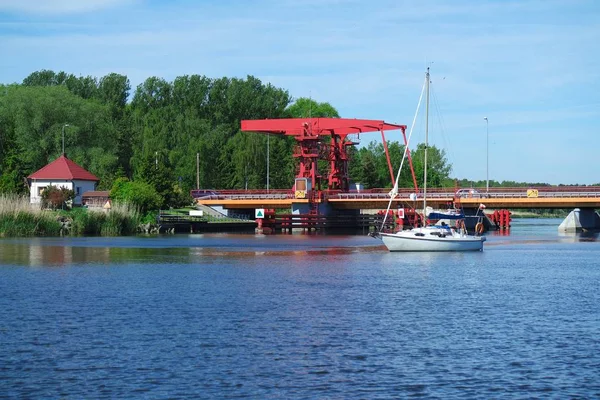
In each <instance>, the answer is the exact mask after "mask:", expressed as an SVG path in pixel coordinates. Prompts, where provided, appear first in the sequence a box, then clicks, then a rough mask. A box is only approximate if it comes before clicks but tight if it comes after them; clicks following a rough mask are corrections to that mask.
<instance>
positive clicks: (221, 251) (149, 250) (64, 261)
mask: <svg viewBox="0 0 600 400" xmlns="http://www.w3.org/2000/svg"><path fill="white" fill-rule="evenodd" d="M369 243H371V242H369ZM373 243H374V242H373ZM149 244H150V243H148V242H147V241H146V240H145V239H138V240H137V245H138V246H139V247H134V246H129V247H120V246H119V245H118V244H117V243H114V242H108V243H107V245H106V246H105V247H101V246H99V245H97V244H96V245H94V246H88V245H83V246H82V245H78V243H77V242H70V241H68V240H66V241H65V245H63V246H60V245H57V244H56V243H55V242H54V241H53V240H52V239H50V240H47V241H46V240H43V239H31V240H18V241H15V242H10V241H0V263H2V264H15V265H27V266H32V267H38V266H64V265H73V264H98V265H111V264H120V263H131V262H136V263H156V262H169V263H172V262H181V263H196V262H199V261H202V262H207V261H208V262H210V260H214V259H217V258H230V259H240V260H241V259H244V258H248V257H270V256H280V257H281V256H282V257H288V258H290V259H296V260H298V259H302V258H307V257H311V256H315V255H327V256H331V257H336V256H339V255H344V254H350V253H357V252H373V251H376V252H379V251H382V250H383V249H384V248H383V246H382V245H375V246H373V245H371V246H356V247H352V246H349V247H337V246H333V247H325V248H314V247H313V246H310V245H307V246H306V247H305V248H302V249H297V248H294V247H296V246H290V244H289V243H288V247H287V248H286V246H281V245H278V246H273V247H275V248H270V249H263V248H258V249H254V248H252V247H251V246H249V245H248V244H247V243H246V244H243V243H242V244H239V245H238V247H229V246H223V247H200V246H198V243H194V242H190V243H189V245H190V247H153V246H151V244H150V246H148V245H149ZM267 247H268V246H267ZM289 247H292V248H289Z"/></svg>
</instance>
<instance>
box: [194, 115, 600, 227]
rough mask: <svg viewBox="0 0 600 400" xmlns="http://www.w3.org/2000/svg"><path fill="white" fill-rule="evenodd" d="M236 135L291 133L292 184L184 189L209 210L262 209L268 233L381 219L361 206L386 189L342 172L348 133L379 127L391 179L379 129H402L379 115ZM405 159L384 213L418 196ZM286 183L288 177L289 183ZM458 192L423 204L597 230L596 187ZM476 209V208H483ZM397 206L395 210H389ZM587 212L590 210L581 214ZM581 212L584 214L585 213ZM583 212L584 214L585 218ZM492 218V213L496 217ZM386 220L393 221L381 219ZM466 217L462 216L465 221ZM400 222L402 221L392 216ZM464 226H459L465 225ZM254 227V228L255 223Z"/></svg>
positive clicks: (433, 195)
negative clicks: (573, 215)
mask: <svg viewBox="0 0 600 400" xmlns="http://www.w3.org/2000/svg"><path fill="white" fill-rule="evenodd" d="M241 129H242V131H244V132H257V133H266V134H278V135H286V136H292V137H294V139H295V140H296V142H297V146H296V147H295V149H294V157H295V158H297V159H298V166H299V168H298V173H297V175H296V179H295V183H294V185H293V188H292V189H275V190H273V189H271V190H269V191H266V192H265V191H261V190H219V191H212V190H211V191H207V190H192V193H191V194H192V196H193V197H194V198H195V199H196V202H197V204H198V205H199V206H205V207H210V208H212V207H217V208H220V209H225V210H227V215H229V214H230V213H231V214H234V215H237V216H246V217H248V218H253V217H254V211H255V210H262V212H263V213H264V216H265V217H264V220H263V219H260V221H257V222H260V223H262V224H263V226H265V227H267V229H270V230H272V231H290V232H291V230H292V228H302V229H308V230H309V231H310V230H313V229H314V230H323V231H331V230H337V229H339V230H351V229H352V228H354V229H357V228H358V229H362V230H365V229H369V228H371V227H373V226H378V225H380V224H381V221H382V220H383V216H382V215H380V213H377V212H365V213H363V212H362V211H361V210H369V209H370V210H382V209H386V207H387V205H388V203H389V200H390V197H389V193H388V192H389V189H368V190H363V189H361V190H359V189H358V188H356V189H353V188H350V182H349V175H348V162H349V155H348V147H349V146H352V145H354V144H355V142H353V141H352V140H350V138H349V137H348V136H349V135H354V134H356V135H359V137H360V134H361V133H368V132H380V133H381V136H382V141H383V146H384V150H385V154H386V158H387V163H388V168H389V172H390V178H391V182H392V184H395V182H394V171H393V169H392V164H391V161H390V156H389V151H388V148H387V141H386V139H385V134H384V132H385V131H392V130H399V131H401V133H402V135H403V138H404V144H405V145H407V140H406V126H405V125H396V124H390V123H387V122H385V121H381V120H365V119H347V118H289V119H265V120H244V121H242V122H241ZM407 155H408V161H409V165H410V169H411V172H412V177H413V184H414V188H410V189H409V188H403V189H399V192H398V194H397V196H396V197H395V198H394V199H393V200H392V204H391V205H392V208H391V211H392V212H395V213H397V214H396V217H397V216H399V215H400V209H402V211H403V212H402V214H404V215H405V216H406V215H411V213H414V212H415V210H416V209H417V208H418V207H419V206H420V205H419V202H422V194H421V193H419V190H418V187H417V182H416V178H415V174H414V169H413V166H412V160H411V158H410V153H409V152H407ZM319 161H327V162H328V163H329V165H328V173H327V188H322V187H321V184H322V178H323V177H322V176H321V174H320V172H319V168H318V162H319ZM290 183H291V182H290ZM459 193H460V192H459V191H456V188H455V189H454V190H450V191H449V190H448V189H437V190H436V189H434V188H432V189H430V190H429V191H428V204H430V205H431V206H432V207H437V208H442V207H444V206H447V205H448V204H459V205H460V207H461V208H463V210H464V211H465V214H466V215H467V217H474V218H470V219H471V220H473V221H476V220H479V217H477V215H478V213H480V212H481V213H483V212H482V211H481V210H482V206H483V203H485V205H487V207H489V208H490V209H495V210H499V211H498V212H497V213H496V215H495V216H494V215H492V219H488V218H485V220H484V221H486V222H484V224H485V227H486V229H494V228H496V227H497V228H500V229H505V230H506V229H508V228H510V222H511V218H510V212H509V211H508V210H507V209H515V208H521V209H523V208H525V209H532V208H545V209H546V208H575V207H577V208H579V209H581V210H582V215H583V214H585V215H587V214H589V218H587V217H586V218H587V220H589V221H591V222H589V224H588V226H591V227H594V228H595V229H600V216H599V215H598V214H597V213H596V212H594V209H597V208H600V187H568V188H561V187H541V188H489V189H488V188H486V189H485V191H484V190H483V188H481V189H479V190H474V189H471V190H470V191H469V192H468V193H469V194H468V196H467V197H462V196H459ZM284 208H290V214H285V215H284V214H275V213H274V212H273V210H274V209H284ZM483 208H484V207H483ZM395 210H397V211H395ZM588 211H591V212H588ZM586 213H587V214H586ZM585 215H584V216H585ZM496 217H497V218H496ZM406 218H407V217H405V221H404V222H405V223H406V221H407V220H406ZM390 220H393V218H390V219H388V220H387V221H390ZM468 221H469V218H467V224H468ZM400 223H402V221H400ZM471 225H472V226H471V227H469V226H467V228H468V229H472V228H473V227H474V226H475V224H474V223H472V224H471ZM261 228H262V227H261Z"/></svg>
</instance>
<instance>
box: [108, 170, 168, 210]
mask: <svg viewBox="0 0 600 400" xmlns="http://www.w3.org/2000/svg"><path fill="white" fill-rule="evenodd" d="M110 198H111V199H112V200H113V201H114V202H123V203H129V204H133V205H135V206H136V207H138V208H139V210H140V213H141V214H145V213H147V212H148V211H150V210H158V209H159V208H160V205H161V203H162V201H163V200H162V198H161V197H160V195H159V194H158V193H156V190H155V189H154V188H153V187H152V186H151V185H150V184H148V183H146V182H133V181H130V180H129V179H127V178H118V179H116V180H115V182H114V184H113V187H112V189H111V191H110Z"/></svg>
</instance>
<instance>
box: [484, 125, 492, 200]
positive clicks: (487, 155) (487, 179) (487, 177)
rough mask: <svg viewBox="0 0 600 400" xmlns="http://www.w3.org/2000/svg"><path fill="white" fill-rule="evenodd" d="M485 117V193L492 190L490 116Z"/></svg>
mask: <svg viewBox="0 0 600 400" xmlns="http://www.w3.org/2000/svg"><path fill="white" fill-rule="evenodd" d="M483 119H485V194H489V192H490V130H489V121H488V117H483Z"/></svg>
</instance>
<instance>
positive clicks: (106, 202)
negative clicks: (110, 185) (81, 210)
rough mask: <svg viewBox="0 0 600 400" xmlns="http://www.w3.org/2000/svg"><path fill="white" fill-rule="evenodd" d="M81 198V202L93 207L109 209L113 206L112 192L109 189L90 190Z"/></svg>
mask: <svg viewBox="0 0 600 400" xmlns="http://www.w3.org/2000/svg"><path fill="white" fill-rule="evenodd" d="M81 199H82V200H81V204H82V205H83V206H85V207H88V208H91V209H102V210H108V209H110V207H111V204H110V192H109V191H108V190H102V191H94V190H90V191H87V192H85V193H83V196H82V197H81Z"/></svg>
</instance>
